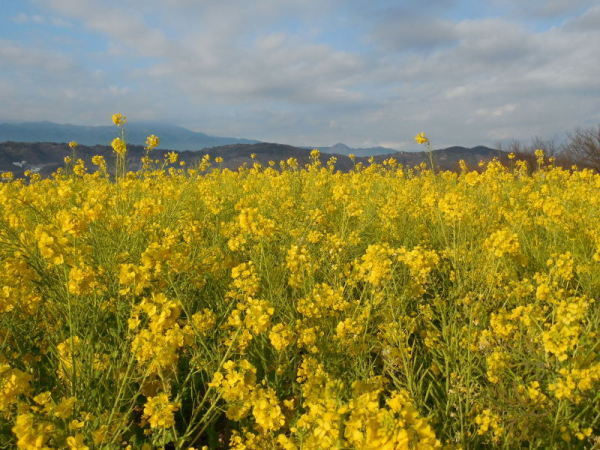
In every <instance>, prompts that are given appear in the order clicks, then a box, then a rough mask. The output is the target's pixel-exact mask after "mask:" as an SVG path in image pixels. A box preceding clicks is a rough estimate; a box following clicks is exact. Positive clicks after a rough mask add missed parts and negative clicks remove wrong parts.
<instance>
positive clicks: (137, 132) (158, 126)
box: [0, 122, 259, 150]
mask: <svg viewBox="0 0 600 450" xmlns="http://www.w3.org/2000/svg"><path fill="white" fill-rule="evenodd" d="M125 130H126V139H127V142H128V143H129V144H132V145H144V144H145V142H146V136H148V135H150V134H155V135H157V136H159V137H160V146H159V148H161V149H169V150H201V149H203V148H207V147H217V146H220V145H231V144H255V143H257V142H259V141H256V140H253V139H242V138H234V137H217V136H210V135H208V134H204V133H198V132H195V131H190V130H188V129H187V128H183V127H178V126H175V125H165V124H162V123H152V122H131V123H128V124H127V126H126V129H125ZM117 135H118V131H117V130H116V128H115V127H114V126H82V125H69V124H58V123H53V122H23V123H2V124H0V142H5V141H12V142H57V143H60V142H69V141H77V142H78V143H79V144H82V145H108V144H110V142H111V141H112V140H113V139H114V138H115V137H116V136H117Z"/></svg>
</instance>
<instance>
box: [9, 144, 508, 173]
mask: <svg viewBox="0 0 600 450" xmlns="http://www.w3.org/2000/svg"><path fill="white" fill-rule="evenodd" d="M128 148H129V151H128V160H129V162H128V166H129V168H130V170H137V169H139V166H140V158H141V157H142V155H143V154H144V148H143V147H142V146H139V145H130V146H129V147H128ZM310 152H311V150H310V149H307V148H299V147H293V146H290V145H282V144H273V143H267V142H260V143H256V144H231V145H225V146H218V147H211V148H205V149H203V150H200V151H181V152H179V159H180V160H181V161H185V162H186V164H187V167H193V166H194V165H196V164H198V162H199V161H200V159H201V158H202V157H203V156H204V155H206V154H209V155H211V157H212V159H213V160H214V158H216V157H221V158H223V163H221V164H220V167H224V168H229V169H237V168H239V167H241V166H242V165H244V164H246V165H248V166H250V165H252V164H253V162H254V161H258V162H260V163H261V164H263V165H264V166H266V165H268V163H269V161H275V162H277V163H278V162H279V161H282V160H287V159H288V158H296V159H297V160H298V162H299V163H300V164H301V165H304V164H307V163H308V162H309V161H310ZM70 153H71V152H70V150H69V149H68V147H67V145H66V144H64V143H52V142H33V143H28V142H3V143H0V172H4V171H10V172H13V173H14V174H15V175H16V176H22V175H23V173H24V171H25V170H33V171H35V172H39V173H40V174H42V175H49V174H51V173H52V172H54V171H55V170H56V169H57V168H59V167H61V166H64V162H63V158H64V157H65V156H68V155H69V154H70ZM166 153H167V150H164V149H163V150H161V149H156V150H153V151H152V156H153V157H154V158H162V157H163V156H164V155H165V154H166ZM252 154H255V155H256V156H255V158H254V159H252V157H251V155H252ZM94 155H104V156H105V157H106V160H107V162H108V163H109V167H110V165H111V164H112V162H113V161H114V155H113V152H112V149H111V148H110V147H109V146H106V145H95V146H86V145H80V146H79V147H78V148H77V157H78V158H82V159H83V160H85V161H86V164H87V166H88V167H90V168H91V167H92V166H91V158H92V156H94ZM332 156H334V157H336V158H337V162H336V168H337V169H339V170H342V171H347V170H350V169H351V168H352V167H353V166H354V163H353V162H352V161H351V160H350V158H348V157H347V155H341V154H327V153H321V156H320V159H321V161H322V162H323V163H326V161H327V160H328V159H329V158H331V157H332ZM506 156H507V153H505V152H502V151H499V150H494V149H491V148H488V147H484V146H479V147H474V148H470V149H469V148H465V147H449V148H446V149H441V150H434V151H433V159H434V163H435V165H436V167H438V168H440V169H444V170H457V169H458V161H459V160H461V159H462V160H464V161H465V162H466V163H467V165H469V166H470V167H473V168H474V167H476V166H477V164H478V162H479V161H489V160H491V159H492V158H494V157H496V158H499V159H500V160H503V161H507V157H506ZM390 157H393V158H395V159H396V160H397V161H398V162H399V163H401V164H404V165H405V166H406V167H413V166H416V165H418V164H420V163H422V162H427V161H429V155H428V154H427V153H426V152H395V153H392V154H388V155H377V156H375V157H374V158H375V161H376V162H382V161H383V160H385V159H386V158H390ZM368 159H369V158H368V157H366V156H362V157H357V158H356V162H357V163H358V162H362V163H363V164H368Z"/></svg>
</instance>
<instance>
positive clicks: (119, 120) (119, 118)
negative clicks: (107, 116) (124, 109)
mask: <svg viewBox="0 0 600 450" xmlns="http://www.w3.org/2000/svg"><path fill="white" fill-rule="evenodd" d="M112 121H113V123H114V124H115V125H116V126H118V127H122V126H123V125H125V124H126V123H127V117H125V116H124V115H123V114H121V113H117V114H113V115H112Z"/></svg>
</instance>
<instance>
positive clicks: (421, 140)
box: [415, 132, 434, 172]
mask: <svg viewBox="0 0 600 450" xmlns="http://www.w3.org/2000/svg"><path fill="white" fill-rule="evenodd" d="M415 142H416V143H417V144H425V145H426V146H427V153H428V154H429V167H430V168H431V171H432V172H433V170H434V166H433V148H432V147H431V142H429V138H428V137H427V136H426V135H425V133H424V132H420V133H419V134H417V135H416V136H415Z"/></svg>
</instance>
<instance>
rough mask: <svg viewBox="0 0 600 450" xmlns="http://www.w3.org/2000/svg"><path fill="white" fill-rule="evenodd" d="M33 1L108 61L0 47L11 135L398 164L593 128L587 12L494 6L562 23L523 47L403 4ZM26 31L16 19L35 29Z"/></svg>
mask: <svg viewBox="0 0 600 450" xmlns="http://www.w3.org/2000/svg"><path fill="white" fill-rule="evenodd" d="M36 1H37V2H38V4H40V5H44V6H45V7H46V9H45V10H44V11H42V12H41V13H40V14H39V17H55V16H56V17H58V16H60V18H61V20H65V21H68V22H73V23H77V24H81V26H82V27H83V28H84V29H85V30H87V32H88V33H92V34H93V35H94V36H98V37H99V39H102V42H103V43H104V45H105V47H106V49H107V51H106V52H104V53H102V54H98V55H96V56H95V57H97V58H98V61H99V63H98V65H97V66H93V65H89V64H90V63H89V62H83V59H78V57H77V56H76V55H69V56H66V55H65V54H64V53H61V52H59V51H58V50H56V51H53V52H48V51H46V50H43V49H34V48H27V47H26V46H24V45H20V44H15V43H13V42H10V41H8V40H4V41H1V40H0V59H2V61H3V63H4V62H5V61H6V64H7V66H8V67H9V68H11V69H10V71H11V73H12V74H13V75H14V73H16V71H18V70H21V69H26V70H27V71H28V72H27V73H26V74H25V75H22V76H21V79H20V81H19V83H20V84H18V83H17V81H16V79H15V78H7V77H2V76H0V89H2V90H3V91H6V89H4V88H2V86H6V84H7V83H9V84H10V83H14V86H15V89H13V92H12V93H11V92H9V95H8V97H9V98H7V102H9V103H10V104H11V105H12V106H11V108H14V109H11V111H12V112H11V113H12V114H14V115H19V114H20V115H21V116H22V117H21V118H24V119H26V118H36V119H40V118H44V117H43V116H44V114H47V116H45V118H47V119H53V117H52V116H51V115H50V114H51V113H54V114H55V115H56V114H59V115H62V119H60V120H61V121H73V122H77V121H80V122H84V121H88V122H92V123H98V122H102V121H104V120H105V119H104V117H108V113H109V112H112V111H117V110H120V111H123V112H127V113H129V114H130V116H133V117H136V118H143V119H165V120H171V121H177V122H179V123H181V124H182V125H185V126H189V127H190V128H194V129H198V130H200V131H205V132H209V133H213V134H222V135H237V136H245V137H252V138H258V139H265V140H269V141H280V142H288V143H292V144H298V145H301V144H305V145H312V144H319V145H324V144H332V143H335V142H338V141H340V140H342V141H346V142H347V143H349V144H354V145H376V144H377V143H380V144H381V143H388V144H389V143H396V144H397V145H402V146H403V148H414V145H413V144H412V141H411V140H410V139H411V137H412V136H413V135H414V134H415V133H416V132H418V131H422V130H425V131H428V132H429V133H430V134H432V136H435V140H434V143H435V144H436V145H450V144H465V145H475V144H494V141H495V140H497V139H504V138H508V137H510V138H512V137H514V138H528V137H530V136H533V135H540V136H551V135H553V134H554V133H556V132H560V131H564V130H569V129H571V128H573V127H574V126H577V125H583V126H586V125H588V124H589V123H590V121H592V122H593V121H600V117H599V112H598V110H597V104H598V103H599V102H600V79H599V78H598V76H597V74H598V73H600V61H599V60H598V58H597V57H596V55H595V53H596V52H597V50H596V49H597V48H598V47H600V32H599V31H598V30H599V29H600V27H599V26H597V25H598V24H600V5H599V6H595V7H588V8H587V9H585V6H586V5H588V4H589V3H590V2H585V1H577V2H576V5H574V6H573V7H568V5H567V3H566V2H564V1H550V2H547V3H545V2H537V1H536V2H532V3H531V4H529V3H528V5H529V6H528V8H532V9H531V11H529V10H527V11H526V10H524V9H523V8H524V6H523V7H522V6H519V5H524V4H525V2H516V0H515V1H512V0H496V2H497V3H500V2H502V3H503V4H504V5H505V6H506V7H510V8H512V9H513V10H514V11H521V12H520V14H521V16H522V17H521V19H528V18H527V17H525V16H526V14H532V15H534V14H535V15H536V16H539V17H541V16H543V15H544V14H546V15H545V16H544V17H549V16H550V15H552V16H553V17H556V16H557V15H559V14H562V15H565V14H566V15H569V14H570V15H571V16H573V15H574V16H575V17H571V18H570V19H569V20H568V21H567V22H565V23H564V24H563V25H559V26H554V27H553V28H550V29H547V30H546V31H533V30H534V29H535V27H531V26H529V25H527V24H526V20H516V19H515V18H514V16H508V17H500V16H498V17H496V18H471V19H468V20H456V19H451V18H450V17H452V16H451V15H448V14H446V13H447V12H448V11H452V8H454V7H455V3H456V2H454V1H451V0H442V1H439V2H431V3H430V4H428V5H425V6H423V4H422V3H421V5H422V6H421V10H420V11H419V12H418V13H417V14H415V13H414V12H411V11H413V10H414V9H415V8H412V6H415V5H416V4H417V3H416V2H414V1H413V2H408V3H406V2H405V3H403V4H406V5H408V6H410V7H407V8H404V9H403V10H399V9H398V8H396V9H393V8H392V9H390V8H386V7H385V5H386V4H389V2H383V1H382V2H377V1H376V2H372V3H369V4H367V3H365V2H361V1H358V0H352V1H342V0H322V1H319V2H317V1H308V0H302V1H301V0H257V1H255V2H247V1H242V0H231V1H228V2H222V1H214V0H210V1H209V0H207V1H202V2H200V1H196V0H161V1H159V0H147V1H145V2H117V1H115V0H103V1H100V0H36ZM378 5H380V6H381V7H378ZM136 6H140V7H139V8H137V9H136ZM581 8H584V10H581ZM141 11H143V13H142V12H141ZM544 11H546V12H544ZM46 13H47V14H46ZM515 14H516V13H515ZM35 16H36V15H28V16H23V17H21V18H19V16H16V17H15V18H14V19H15V21H17V22H18V21H19V20H21V21H22V23H25V22H32V23H33V22H35V21H36V20H46V19H35V18H34V17H35ZM338 16H339V17H342V18H343V20H339V21H338V20H336V19H335V17H338ZM337 27H348V28H346V29H340V30H338V29H337ZM337 33H339V35H338V34H337ZM343 36H353V38H354V39H355V41H354V42H349V43H348V44H347V45H346V43H345V42H344V38H343ZM85 56H86V58H89V57H90V56H89V55H87V54H86V55H85ZM113 61H114V62H115V63H114V65H111V64H112V62H113ZM40 74H41V75H40ZM9 91H10V89H9ZM36 104H37V105H38V107H37V109H36V108H35V105H36ZM106 120H107V119H106ZM366 143H368V144H366Z"/></svg>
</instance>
